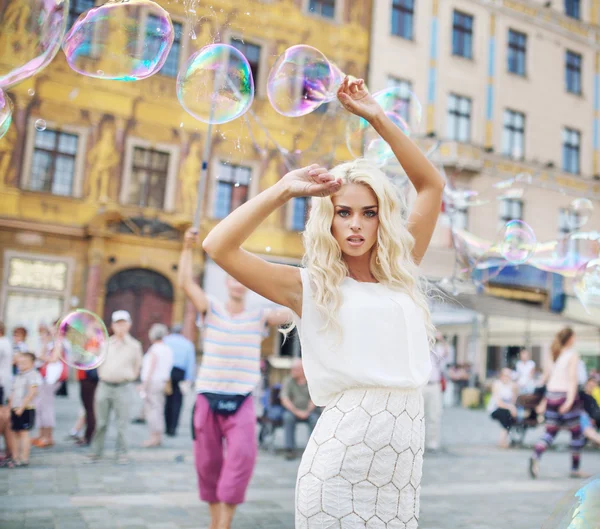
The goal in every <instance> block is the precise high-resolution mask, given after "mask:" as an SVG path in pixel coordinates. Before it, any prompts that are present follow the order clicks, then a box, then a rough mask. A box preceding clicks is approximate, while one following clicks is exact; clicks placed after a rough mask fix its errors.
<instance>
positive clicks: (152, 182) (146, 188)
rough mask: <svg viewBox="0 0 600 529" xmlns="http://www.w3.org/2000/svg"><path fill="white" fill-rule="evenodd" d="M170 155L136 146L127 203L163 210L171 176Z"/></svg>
mask: <svg viewBox="0 0 600 529" xmlns="http://www.w3.org/2000/svg"><path fill="white" fill-rule="evenodd" d="M169 158H170V153H168V152H163V151H159V150H155V149H152V148H146V147H140V146H135V147H134V148H133V160H132V166H131V177H130V180H129V188H128V195H127V203H128V204H134V205H136V206H140V207H150V208H159V209H160V208H162V207H163V206H164V203H165V194H166V190H167V180H168V176H169Z"/></svg>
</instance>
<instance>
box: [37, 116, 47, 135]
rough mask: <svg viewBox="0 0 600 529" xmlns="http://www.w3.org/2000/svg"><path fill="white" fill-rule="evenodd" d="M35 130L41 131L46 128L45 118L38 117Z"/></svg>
mask: <svg viewBox="0 0 600 529" xmlns="http://www.w3.org/2000/svg"><path fill="white" fill-rule="evenodd" d="M35 130H38V131H40V132H42V131H44V130H46V122H45V121H44V120H43V119H36V120H35Z"/></svg>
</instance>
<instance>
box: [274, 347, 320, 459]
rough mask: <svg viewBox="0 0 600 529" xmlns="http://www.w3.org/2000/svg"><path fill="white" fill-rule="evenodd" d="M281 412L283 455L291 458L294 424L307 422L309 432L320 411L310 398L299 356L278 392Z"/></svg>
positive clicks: (294, 434)
mask: <svg viewBox="0 0 600 529" xmlns="http://www.w3.org/2000/svg"><path fill="white" fill-rule="evenodd" d="M280 398H281V405H282V406H283V407H284V408H285V411H284V412H283V430H284V433H285V452H286V453H285V457H286V459H288V460H292V459H294V458H295V457H296V425H297V424H298V423H299V422H303V423H306V424H308V428H309V430H310V433H312V432H313V430H314V429H315V425H316V424H317V421H318V420H319V415H320V412H319V410H318V409H317V407H316V406H315V404H314V403H313V401H312V400H310V393H309V391H308V383H307V381H306V375H305V374H304V367H303V365H302V359H301V358H295V359H294V362H293V364H292V368H291V370H290V376H289V377H288V378H287V379H286V380H285V381H284V383H283V386H282V388H281V393H280Z"/></svg>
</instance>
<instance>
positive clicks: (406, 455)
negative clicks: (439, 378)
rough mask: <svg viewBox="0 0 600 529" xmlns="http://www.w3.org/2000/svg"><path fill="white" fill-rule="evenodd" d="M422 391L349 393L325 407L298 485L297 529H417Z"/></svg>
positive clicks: (353, 391) (357, 390)
mask: <svg viewBox="0 0 600 529" xmlns="http://www.w3.org/2000/svg"><path fill="white" fill-rule="evenodd" d="M424 440H425V420H424V418H423V397H422V395H421V390H400V389H389V388H373V389H352V390H348V391H344V392H342V393H340V394H339V395H338V396H336V397H335V398H334V399H333V400H332V401H331V402H330V403H329V404H328V405H327V407H326V408H325V411H324V412H323V414H322V415H321V418H320V419H319V422H318V423H317V426H316V427H315V430H314V431H313V434H312V435H311V437H310V440H309V441H308V445H307V447H306V450H305V451H304V455H303V456H302V462H301V463H300V468H299V470H298V481H297V482H296V529H416V528H417V526H418V518H419V495H420V492H421V473H422V468H423V449H424Z"/></svg>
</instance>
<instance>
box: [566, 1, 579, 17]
mask: <svg viewBox="0 0 600 529" xmlns="http://www.w3.org/2000/svg"><path fill="white" fill-rule="evenodd" d="M580 8H581V1H580V0H565V15H567V16H568V17H571V18H577V19H579V18H581V12H580Z"/></svg>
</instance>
